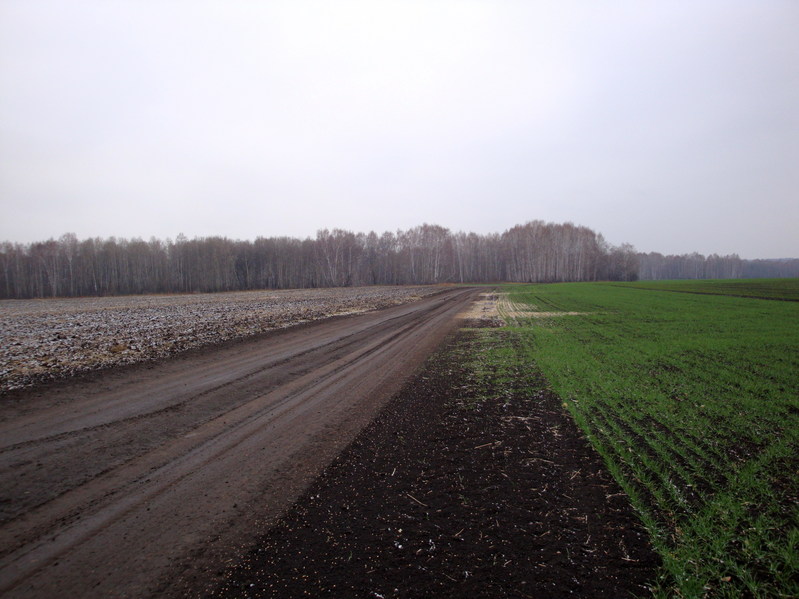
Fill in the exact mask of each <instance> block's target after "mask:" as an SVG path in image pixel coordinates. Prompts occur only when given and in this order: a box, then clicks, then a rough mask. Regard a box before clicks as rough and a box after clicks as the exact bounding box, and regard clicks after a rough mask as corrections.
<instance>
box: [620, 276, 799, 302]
mask: <svg viewBox="0 0 799 599" xmlns="http://www.w3.org/2000/svg"><path fill="white" fill-rule="evenodd" d="M617 284H618V285H621V286H625V287H630V288H632V289H648V290H658V291H677V292H682V293H701V294H709V295H729V296H733V297H753V298H758V299H778V300H786V301H794V302H796V301H799V279H719V280H716V281H694V280H690V281H645V282H638V283H617Z"/></svg>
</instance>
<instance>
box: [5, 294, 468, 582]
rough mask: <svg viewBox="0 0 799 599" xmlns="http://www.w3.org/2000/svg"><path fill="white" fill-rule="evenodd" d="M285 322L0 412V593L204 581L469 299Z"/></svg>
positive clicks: (25, 399)
mask: <svg viewBox="0 0 799 599" xmlns="http://www.w3.org/2000/svg"><path fill="white" fill-rule="evenodd" d="M477 294H478V291H475V290H463V289H457V290H451V291H447V292H444V293H442V294H439V295H436V296H433V297H430V298H426V299H423V300H420V301H418V302H415V303H412V304H406V305H402V306H397V307H395V308H389V309H386V310H381V311H378V312H372V313H368V314H364V315H359V316H353V317H343V318H338V319H333V320H330V321H325V322H322V323H319V324H313V325H308V326H301V327H295V328H292V329H287V330H284V331H280V332H276V333H274V334H270V335H267V336H264V337H262V338H259V339H253V340H250V341H247V342H242V343H237V344H233V345H230V346H227V347H222V348H216V349H210V350H205V351H198V352H195V353H193V354H191V355H186V356H183V357H181V358H177V359H173V360H170V361H167V362H164V363H161V364H158V365H155V366H137V367H131V368H127V369H120V370H114V371H110V372H107V373H104V374H101V375H97V376H94V377H92V378H91V379H89V380H77V381H72V382H67V383H62V384H58V385H53V386H51V387H49V388H45V389H42V390H38V391H37V390H31V391H28V392H25V393H23V394H20V395H17V396H15V397H12V398H10V399H8V400H6V401H4V402H3V404H2V406H0V595H2V596H3V597H55V596H60V597H69V596H72V597H77V596H81V597H109V596H114V597H147V596H155V595H161V594H163V593H167V594H168V593H169V590H170V589H172V588H173V587H174V586H175V585H176V584H177V585H180V584H181V582H182V581H184V582H185V581H192V580H195V581H196V580H201V579H203V578H208V577H212V576H213V575H214V572H215V571H216V570H219V569H220V566H221V564H222V563H223V561H224V560H225V558H226V557H227V556H228V555H230V554H231V551H232V549H234V548H235V547H237V546H239V545H246V544H247V543H248V542H249V541H250V540H251V539H252V538H253V537H254V536H256V535H257V534H259V533H263V531H264V530H265V529H267V528H268V527H269V525H270V524H271V523H272V522H273V521H274V520H275V519H276V517H277V516H279V515H280V514H281V513H282V512H283V511H284V510H285V509H286V508H287V507H288V506H289V505H290V504H291V502H292V501H293V499H295V498H296V497H297V495H298V494H299V493H300V492H301V491H302V490H303V489H304V488H305V487H306V486H307V485H308V484H309V483H310V481H311V480H313V478H314V476H315V475H316V474H317V473H318V472H320V470H321V469H322V468H323V467H324V466H325V465H326V464H328V463H329V462H330V460H332V459H333V457H335V456H336V455H337V454H338V453H339V452H340V451H341V449H342V448H343V447H345V446H346V445H347V443H348V442H349V441H350V440H351V439H352V438H353V437H354V436H355V434H356V433H357V432H358V431H359V430H360V429H361V428H363V427H364V426H365V425H366V424H367V423H368V422H369V421H370V420H371V419H372V418H373V416H374V415H375V414H376V413H377V411H378V410H379V409H380V407H382V405H384V403H385V402H386V401H387V400H388V399H389V398H390V396H391V395H392V394H393V393H394V392H396V391H397V390H398V389H399V387H400V385H401V384H402V382H403V381H404V380H405V378H406V377H407V375H409V374H410V373H411V372H412V371H413V370H414V369H415V368H416V367H418V366H419V365H420V364H421V362H422V361H423V360H424V358H425V357H426V356H427V355H428V354H429V353H430V352H431V351H432V350H433V349H434V348H435V347H436V346H437V345H438V344H439V343H440V341H441V340H442V339H443V338H444V336H445V335H446V334H447V333H448V332H449V331H451V330H452V328H453V327H454V326H455V324H456V322H457V321H456V318H455V317H456V315H457V314H458V313H459V312H461V311H463V310H464V308H466V307H467V306H468V305H469V303H470V302H471V301H472V300H473V299H474V298H475V297H477Z"/></svg>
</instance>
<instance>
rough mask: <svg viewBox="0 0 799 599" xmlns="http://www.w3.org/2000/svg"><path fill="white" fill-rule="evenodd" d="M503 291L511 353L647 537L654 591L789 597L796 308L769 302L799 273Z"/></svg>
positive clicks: (798, 559) (795, 509)
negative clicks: (536, 377)
mask: <svg viewBox="0 0 799 599" xmlns="http://www.w3.org/2000/svg"><path fill="white" fill-rule="evenodd" d="M506 291H507V292H508V293H509V300H510V302H511V304H510V306H507V305H506V308H505V312H506V316H508V317H509V318H510V320H511V324H513V325H514V326H512V328H511V332H512V333H513V334H514V335H518V338H519V341H520V343H521V346H522V347H523V348H524V349H523V350H521V351H523V352H524V353H525V354H526V356H525V359H528V360H529V361H530V362H534V363H535V364H536V365H537V366H538V367H540V368H541V370H542V371H543V372H544V374H545V375H546V377H547V378H548V380H549V382H550V384H551V385H552V386H553V387H554V389H555V390H556V391H557V392H558V393H559V394H560V396H561V397H562V398H563V400H564V405H565V406H566V408H567V409H568V410H569V411H570V412H571V414H572V415H573V417H574V418H575V420H576V421H577V422H578V424H579V425H580V426H581V427H582V429H583V430H584V431H585V432H586V434H587V436H588V437H589V439H590V440H591V442H592V443H593V444H594V446H595V447H596V449H597V450H598V451H599V452H600V453H601V454H602V455H603V456H604V458H605V460H606V462H607V464H608V466H609V468H610V470H611V472H612V473H613V474H614V476H615V477H616V478H617V479H618V480H619V482H620V483H621V484H622V486H623V488H624V489H625V490H626V491H627V493H628V494H629V495H630V497H631V499H632V501H633V504H634V506H635V508H636V509H637V510H638V511H639V513H640V515H641V517H642V519H643V521H644V523H645V524H646V526H647V527H648V529H649V530H650V533H651V537H652V541H653V544H654V545H655V547H656V549H657V550H658V551H659V553H660V554H661V556H662V558H663V563H664V567H663V571H662V572H661V574H660V576H659V579H658V580H657V581H653V584H654V585H655V586H656V593H657V594H659V595H662V596H678V597H703V596H711V597H749V596H755V597H789V596H790V597H797V596H799V582H798V577H799V503H798V502H797V497H799V398H798V397H797V396H798V395H799V303H797V302H795V301H775V300H779V299H784V300H795V299H797V296H798V295H799V281H798V280H796V279H793V280H784V281H732V282H731V281H707V282H697V281H690V282H658V283H635V284H625V285H619V284H611V283H574V284H554V285H528V286H509V287H508V288H507V289H506ZM675 291H683V292H686V293H675ZM763 297H770V298H774V299H769V300H767V299H756V298H763ZM513 308H515V309H516V310H517V312H516V313H515V316H514V313H513V312H512V311H510V310H512V309H513ZM534 312H546V313H552V312H577V313H581V314H573V315H564V316H549V317H544V318H540V317H536V315H534V314H532V313H534ZM484 330H485V329H484ZM485 334H486V335H491V333H490V331H489V332H486V333H485ZM489 358H490V356H489ZM494 359H496V360H497V361H498V362H499V361H501V360H502V359H503V357H502V353H501V352H498V353H497V354H496V355H495V357H494Z"/></svg>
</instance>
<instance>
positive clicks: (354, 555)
mask: <svg viewBox="0 0 799 599" xmlns="http://www.w3.org/2000/svg"><path fill="white" fill-rule="evenodd" d="M479 334H480V333H479V332H477V331H473V330H462V331H461V332H460V333H458V335H457V336H456V337H455V338H453V339H451V341H450V342H449V343H448V344H447V346H446V347H445V348H444V349H443V350H441V351H440V352H439V353H437V354H436V355H435V356H433V357H432V358H431V359H430V360H429V361H428V362H427V364H426V366H425V368H424V369H423V371H422V372H421V373H420V374H419V375H418V376H416V377H415V378H414V379H413V380H412V381H411V382H410V383H408V384H407V385H406V387H405V388H404V390H403V391H402V392H401V393H400V394H399V395H398V396H397V397H395V398H394V400H392V402H391V403H390V404H389V405H388V406H387V407H386V408H385V409H384V410H383V411H382V412H381V414H380V415H379V417H378V418H377V419H376V420H375V421H374V422H373V423H372V424H371V425H370V426H369V427H367V428H366V429H365V430H364V431H363V432H362V433H361V434H360V435H359V436H358V437H357V439H356V440H355V441H354V442H353V443H352V445H350V447H349V448H348V449H347V450H346V451H345V452H344V453H343V454H341V455H340V456H339V457H338V458H337V459H336V461H335V462H334V463H333V464H332V465H331V466H330V467H329V468H328V469H327V470H326V471H325V473H324V474H323V475H322V476H321V477H320V478H319V479H318V480H317V481H316V482H315V483H314V484H313V485H312V487H311V488H310V489H309V491H308V492H307V493H306V494H305V495H304V496H303V497H302V499H301V500H300V501H299V502H298V503H297V504H296V505H295V506H294V507H293V508H292V509H291V510H290V511H289V512H288V513H287V514H286V516H285V517H284V518H283V519H282V520H281V521H280V522H279V523H278V524H277V525H276V526H275V527H274V528H273V529H272V530H271V531H270V532H269V533H267V534H266V535H265V536H264V537H263V538H262V539H261V540H260V542H259V543H258V544H257V545H256V546H255V547H252V548H251V549H250V550H249V552H248V553H247V554H246V555H243V556H241V559H240V561H239V563H238V564H237V565H236V566H235V567H231V568H230V570H229V571H228V572H227V573H226V575H225V582H224V583H223V584H222V585H221V586H220V587H219V588H217V589H216V590H215V591H214V592H213V593H212V595H213V596H216V597H223V598H228V597H236V598H242V597H252V598H256V597H280V598H282V597H301V596H309V597H364V598H366V597H377V598H380V597H385V598H388V597H469V598H478V597H492V598H493V597H535V598H536V599H542V598H547V597H566V596H570V595H572V596H580V597H613V598H618V597H631V596H634V595H637V596H645V595H648V594H650V593H649V592H648V586H647V585H648V583H650V582H651V581H652V580H654V578H655V569H656V568H657V566H658V565H659V558H658V557H657V556H656V554H655V553H654V552H653V550H652V548H651V547H650V545H649V543H648V540H647V535H646V533H645V531H644V529H643V527H642V526H641V525H640V523H639V521H638V519H637V517H636V515H635V513H634V512H633V510H632V508H631V507H630V504H629V500H628V499H627V497H626V496H625V495H624V494H623V493H622V491H621V489H620V488H619V487H618V485H617V484H616V483H615V482H614V481H613V480H612V478H611V477H610V475H609V474H608V473H607V472H606V470H605V468H604V465H603V463H602V460H601V458H600V457H599V456H598V455H597V454H596V453H595V452H594V451H593V449H591V447H590V446H589V444H588V442H587V441H586V440H585V438H584V437H583V436H582V435H581V433H580V432H579V430H578V429H577V427H576V426H575V424H574V422H573V421H572V420H571V419H570V417H569V416H568V414H567V413H566V412H565V410H564V409H563V407H562V405H561V400H560V399H559V398H558V397H557V395H555V394H554V393H553V392H552V391H551V390H549V388H548V386H547V384H546V382H545V381H544V380H543V379H542V378H541V377H540V375H538V374H537V373H535V372H525V373H523V376H519V377H517V378H516V380H513V381H510V382H509V381H507V380H506V381H503V382H498V381H497V380H495V377H492V376H491V373H488V374H485V373H483V374H482V376H481V377H480V378H479V379H478V378H477V377H476V376H475V374H474V373H473V372H470V371H469V370H468V368H467V367H466V366H465V364H466V362H467V360H464V356H469V355H473V354H471V352H475V351H477V345H476V341H475V340H476V336H477V335H479ZM492 334H493V333H492ZM497 334H501V333H497Z"/></svg>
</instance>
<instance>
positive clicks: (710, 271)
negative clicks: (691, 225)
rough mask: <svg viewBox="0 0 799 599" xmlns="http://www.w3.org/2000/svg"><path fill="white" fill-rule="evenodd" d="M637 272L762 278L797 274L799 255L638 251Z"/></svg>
mask: <svg viewBox="0 0 799 599" xmlns="http://www.w3.org/2000/svg"><path fill="white" fill-rule="evenodd" d="M638 265H639V267H638V276H639V278H640V279H643V280H647V281H658V280H669V279H761V278H775V279H777V278H786V277H799V259H796V258H782V259H773V260H745V259H743V258H740V257H739V256H738V255H737V254H730V255H727V256H719V255H718V254H711V255H709V256H703V255H702V254H697V253H693V254H681V255H669V256H664V255H663V254H659V253H657V252H651V253H648V254H638Z"/></svg>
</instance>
